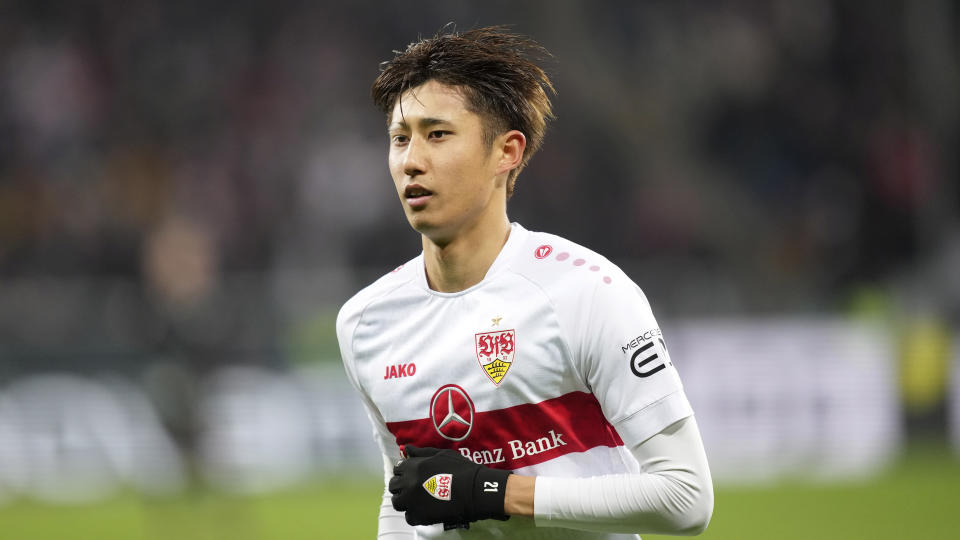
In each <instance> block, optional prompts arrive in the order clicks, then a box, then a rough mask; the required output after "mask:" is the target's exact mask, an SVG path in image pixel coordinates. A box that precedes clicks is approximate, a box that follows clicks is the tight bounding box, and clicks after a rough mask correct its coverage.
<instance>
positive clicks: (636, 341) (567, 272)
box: [337, 224, 693, 539]
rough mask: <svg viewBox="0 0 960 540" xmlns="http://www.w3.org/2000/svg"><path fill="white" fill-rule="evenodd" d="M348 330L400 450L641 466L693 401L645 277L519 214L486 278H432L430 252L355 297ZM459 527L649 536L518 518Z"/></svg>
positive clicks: (596, 468)
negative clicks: (636, 454) (524, 223)
mask: <svg viewBox="0 0 960 540" xmlns="http://www.w3.org/2000/svg"><path fill="white" fill-rule="evenodd" d="M337 336H338V339H339V341H340V348H341V352H342V355H343V361H344V366H345V368H346V372H347V375H348V377H349V379H350V380H351V382H352V383H353V384H354V386H355V387H356V388H357V390H358V391H359V392H360V394H361V396H362V398H363V400H364V402H365V404H366V406H367V409H368V413H369V416H370V418H371V421H372V422H373V425H374V433H375V437H376V439H377V443H378V444H379V446H380V447H381V449H382V451H383V452H384V455H385V456H386V457H387V458H388V459H389V460H390V461H391V462H394V461H397V460H399V459H400V446H402V445H405V444H414V445H416V446H420V447H424V446H432V447H437V448H452V449H455V450H457V451H459V452H460V453H462V454H463V455H464V456H467V457H469V458H470V459H472V460H474V461H475V462H477V463H481V464H484V465H487V466H489V467H494V468H498V469H507V470H512V471H514V472H516V473H517V474H523V475H534V476H541V475H543V476H554V477H589V476H599V475H607V474H618V473H634V472H639V466H638V464H637V461H636V460H635V459H634V458H633V456H632V455H631V453H630V452H629V451H628V450H627V447H630V446H632V445H636V444H638V443H640V442H642V441H644V440H646V439H648V438H649V437H651V436H653V435H655V434H657V433H659V432H660V431H661V430H663V429H664V428H665V427H667V426H669V425H671V424H673V423H674V422H676V421H678V420H680V419H682V418H685V417H687V416H690V415H691V414H693V413H692V410H691V408H690V404H689V402H688V401H687V398H686V396H685V395H684V392H683V388H682V386H681V383H680V378H679V376H678V374H677V371H676V369H675V367H674V366H673V364H672V362H671V360H670V356H669V354H668V353H667V349H666V346H665V344H664V340H663V337H662V335H661V332H660V329H659V327H658V325H657V322H656V320H655V319H654V317H653V313H652V312H651V310H650V306H649V304H648V302H647V299H646V297H645V296H644V294H643V292H642V291H641V290H640V288H639V287H638V286H637V285H636V284H634V283H633V282H632V281H631V280H630V279H629V278H628V277H627V276H626V274H624V273H623V272H622V271H621V270H620V269H619V268H617V267H616V266H615V265H613V264H612V263H611V262H610V261H608V260H607V259H605V258H603V257H601V256H600V255H598V254H596V253H594V252H592V251H590V250H588V249H586V248H583V247H581V246H579V245H577V244H575V243H573V242H570V241H568V240H565V239H563V238H560V237H558V236H554V235H550V234H546V233H539V232H530V231H527V230H526V229H524V228H523V227H521V226H520V225H518V224H513V226H512V229H511V233H510V236H509V238H508V240H507V242H506V244H505V245H504V247H503V249H502V250H501V252H500V254H499V256H498V257H497V259H496V260H495V261H494V263H493V265H492V266H491V267H490V269H489V271H488V272H487V274H486V276H485V277H484V279H483V280H482V281H481V282H480V283H478V284H477V285H475V286H473V287H470V288H469V289H467V290H464V291H460V292H456V293H441V292H437V291H434V290H431V289H430V287H429V286H428V285H427V281H426V272H425V268H424V260H423V255H422V254H421V255H420V256H418V257H417V258H415V259H413V260H411V261H410V262H408V263H406V264H405V265H403V266H401V267H399V268H397V269H396V270H394V271H393V272H391V273H390V274H388V275H386V276H384V277H382V278H381V279H379V280H378V281H376V282H375V283H373V284H372V285H370V286H368V287H367V288H365V289H363V290H362V291H360V292H359V293H358V294H357V295H356V296H354V297H353V298H352V299H350V300H349V301H348V302H347V303H346V304H345V305H344V306H343V308H342V309H341V311H340V314H339V316H338V318H337ZM628 420H629V422H628ZM625 443H626V445H627V447H625V446H624V445H625ZM416 529H417V533H418V537H421V538H435V537H436V538H439V537H440V535H441V534H443V532H442V527H440V526H433V527H416ZM491 529H494V530H499V532H496V531H494V530H491ZM457 534H459V535H462V537H464V538H468V537H471V536H473V535H474V534H477V535H480V536H489V535H494V536H496V535H498V534H502V537H504V538H591V539H595V538H636V536H622V535H613V534H603V533H592V532H585V531H576V530H572V529H550V528H540V529H537V528H535V527H534V522H533V520H530V519H523V518H517V517H514V518H511V519H510V520H509V521H505V522H501V521H495V520H486V521H482V522H477V523H474V524H473V525H472V526H471V530H470V531H469V532H459V533H457ZM443 538H457V535H456V534H452V533H446V535H445V536H443Z"/></svg>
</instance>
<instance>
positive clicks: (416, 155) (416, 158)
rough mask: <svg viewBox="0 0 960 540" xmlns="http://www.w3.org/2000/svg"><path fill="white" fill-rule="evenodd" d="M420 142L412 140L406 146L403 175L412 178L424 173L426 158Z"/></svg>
mask: <svg viewBox="0 0 960 540" xmlns="http://www.w3.org/2000/svg"><path fill="white" fill-rule="evenodd" d="M423 145H424V143H423V142H422V141H417V139H416V138H412V139H411V140H410V142H409V143H408V144H407V151H406V154H405V155H404V156H403V174H405V175H407V176H410V177H413V176H419V175H421V174H423V173H424V172H426V156H425V155H424V150H423V148H421V147H422V146H423Z"/></svg>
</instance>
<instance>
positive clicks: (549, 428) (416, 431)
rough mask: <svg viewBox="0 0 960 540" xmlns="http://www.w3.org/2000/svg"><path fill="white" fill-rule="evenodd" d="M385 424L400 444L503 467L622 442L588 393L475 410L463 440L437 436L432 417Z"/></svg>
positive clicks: (525, 464)
mask: <svg viewBox="0 0 960 540" xmlns="http://www.w3.org/2000/svg"><path fill="white" fill-rule="evenodd" d="M387 429H388V430H390V432H391V433H393V435H394V437H395V438H396V441H397V445H399V446H403V445H405V444H413V445H415V446H420V447H425V446H430V447H434V448H452V449H454V450H457V451H459V452H460V453H461V454H463V455H465V456H467V457H469V458H470V459H472V460H473V461H476V462H478V463H482V464H484V465H488V466H490V467H494V468H497V469H507V470H513V469H518V468H520V467H527V466H530V465H536V464H538V463H543V462H545V461H549V460H551V459H554V458H557V457H560V456H563V455H566V454H571V453H574V452H585V451H587V450H590V449H591V448H596V447H598V446H606V447H610V448H615V447H617V446H623V440H622V439H620V435H619V434H617V431H616V430H615V429H614V428H613V426H612V425H610V423H609V422H607V419H606V418H605V417H604V416H603V412H602V411H601V409H600V403H599V402H597V398H596V397H594V395H593V394H588V393H586V392H570V393H569V394H564V395H562V396H560V397H556V398H553V399H548V400H546V401H541V402H540V403H524V404H522V405H516V406H513V407H508V408H506V409H498V410H494V411H478V412H476V414H475V415H474V419H473V426H472V428H471V429H470V433H469V436H467V437H466V438H465V439H464V440H461V441H451V440H448V439H446V438H444V437H443V436H441V435H440V433H439V432H438V431H437V429H436V428H435V427H434V423H433V420H432V419H431V418H421V419H418V420H407V421H404V422H387Z"/></svg>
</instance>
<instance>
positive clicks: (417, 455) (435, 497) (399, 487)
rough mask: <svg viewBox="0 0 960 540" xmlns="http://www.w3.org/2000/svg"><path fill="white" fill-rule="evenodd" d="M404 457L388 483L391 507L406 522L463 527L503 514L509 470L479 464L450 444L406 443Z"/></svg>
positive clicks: (503, 515) (504, 515) (449, 527)
mask: <svg viewBox="0 0 960 540" xmlns="http://www.w3.org/2000/svg"><path fill="white" fill-rule="evenodd" d="M406 453H407V456H408V457H407V459H405V460H403V461H401V462H400V463H397V466H396V467H394V468H393V478H391V479H390V483H389V485H388V486H387V487H388V489H389V490H390V493H393V498H392V499H391V501H392V502H393V507H394V508H395V509H397V511H399V512H406V519H407V523H409V524H410V525H432V524H434V523H443V524H444V527H445V528H446V529H452V528H456V527H466V526H467V525H468V524H469V523H471V522H473V521H477V520H480V519H499V520H502V521H504V520H507V519H509V518H510V516H508V515H506V514H505V513H504V511H503V499H504V496H506V491H507V477H508V476H510V471H501V470H497V469H491V468H490V467H484V466H483V465H478V464H476V463H474V462H473V461H470V460H469V459H467V458H465V457H463V456H462V455H460V453H459V452H456V451H454V450H440V449H437V448H417V447H416V446H413V445H410V444H408V445H406Z"/></svg>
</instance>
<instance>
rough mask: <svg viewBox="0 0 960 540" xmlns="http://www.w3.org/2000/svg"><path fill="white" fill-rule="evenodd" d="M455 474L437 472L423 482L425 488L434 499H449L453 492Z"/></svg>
mask: <svg viewBox="0 0 960 540" xmlns="http://www.w3.org/2000/svg"><path fill="white" fill-rule="evenodd" d="M452 487H453V475H452V474H448V473H442V474H435V475H433V476H431V477H430V478H427V481H426V482H424V483H423V489H425V490H427V493H429V494H430V496H432V497H433V498H434V499H439V500H441V501H449V500H450V496H451V495H452V494H453V492H452V489H451V488H452Z"/></svg>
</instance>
